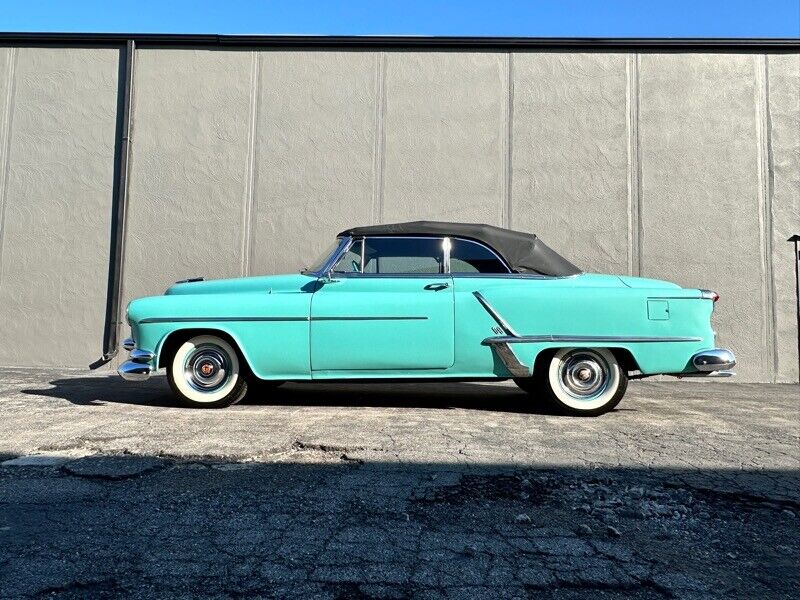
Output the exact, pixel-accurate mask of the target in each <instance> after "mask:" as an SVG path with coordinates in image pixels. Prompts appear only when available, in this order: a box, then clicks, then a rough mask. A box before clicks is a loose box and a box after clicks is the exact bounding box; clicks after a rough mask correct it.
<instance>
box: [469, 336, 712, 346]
mask: <svg viewBox="0 0 800 600" xmlns="http://www.w3.org/2000/svg"><path fill="white" fill-rule="evenodd" d="M702 341H703V338H701V337H650V336H621V335H620V336H614V335H611V336H606V335H519V336H518V335H510V336H509V335H501V336H496V337H488V338H486V339H485V340H483V342H482V343H483V344H484V345H491V344H539V343H543V342H576V343H606V342H608V343H630V344H652V343H659V342H702Z"/></svg>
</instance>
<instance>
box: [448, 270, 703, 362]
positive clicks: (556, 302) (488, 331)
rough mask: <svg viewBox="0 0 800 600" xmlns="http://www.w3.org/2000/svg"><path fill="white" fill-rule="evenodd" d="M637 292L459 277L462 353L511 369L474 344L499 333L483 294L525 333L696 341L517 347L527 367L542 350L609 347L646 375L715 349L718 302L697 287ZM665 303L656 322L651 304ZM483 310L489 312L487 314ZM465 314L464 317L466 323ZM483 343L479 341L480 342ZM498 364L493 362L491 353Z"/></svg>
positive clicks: (612, 280) (609, 285) (612, 282)
mask: <svg viewBox="0 0 800 600" xmlns="http://www.w3.org/2000/svg"><path fill="white" fill-rule="evenodd" d="M659 283H660V287H639V288H632V287H628V286H627V285H625V284H623V283H622V281H621V280H620V279H619V278H618V277H615V276H599V275H588V276H586V275H583V276H579V277H575V278H563V279H525V278H520V279H516V280H514V279H505V280H504V279H499V278H498V279H488V278H487V279H483V278H475V279H469V278H464V279H457V281H456V284H455V285H456V292H457V293H456V320H457V324H458V325H457V335H458V336H459V337H460V340H459V343H458V344H457V346H456V348H457V353H458V352H459V351H460V352H461V356H462V357H463V358H464V359H465V360H466V361H474V360H480V361H482V362H483V363H484V365H485V367H487V368H491V369H493V370H494V372H495V373H499V372H505V368H504V366H503V365H502V364H500V365H498V360H497V358H496V357H495V356H494V352H493V351H492V350H491V348H488V347H486V346H483V347H482V348H483V349H482V350H476V349H475V344H480V342H481V341H482V340H483V339H485V338H486V337H490V336H493V335H498V333H497V332H496V331H493V330H492V327H493V326H495V325H496V323H495V322H494V320H493V319H492V318H491V317H490V316H489V315H488V313H486V311H485V310H483V308H482V307H481V306H480V304H479V303H478V302H477V300H476V299H475V298H474V295H473V293H472V292H473V291H476V290H477V291H480V293H481V294H482V295H483V296H484V298H486V299H487V300H488V301H489V303H490V304H491V305H492V306H493V307H494V308H495V310H497V311H498V312H499V313H500V314H501V315H502V316H503V317H504V318H505V320H506V321H508V323H509V324H510V325H511V326H512V327H513V328H514V329H515V330H516V332H517V333H518V334H519V335H551V334H552V335H576V336H580V335H589V336H608V337H623V338H624V337H634V336H648V337H694V338H699V340H698V341H692V342H647V343H644V342H638V343H634V342H614V343H608V342H597V343H588V342H581V343H580V344H577V343H575V342H572V343H569V342H543V343H524V344H520V343H518V344H513V349H514V351H515V353H516V354H517V356H518V358H519V359H520V361H521V362H522V363H523V364H526V365H529V366H530V367H532V365H533V363H534V361H535V359H536V356H537V355H538V354H539V353H540V352H542V351H543V350H547V349H550V348H560V347H574V346H576V345H580V346H581V347H607V348H623V349H626V350H628V351H629V352H630V353H631V354H632V355H633V357H634V359H635V360H636V362H637V363H638V366H639V369H640V370H641V371H642V373H644V374H648V375H650V374H658V373H681V372H686V371H688V370H690V368H689V361H690V358H691V356H692V354H694V353H695V352H697V351H699V350H702V349H706V348H712V347H713V346H714V333H713V330H712V329H711V324H710V317H711V312H712V308H713V303H712V302H711V301H710V300H702V299H700V298H699V292H698V290H684V289H681V288H680V287H678V286H675V285H672V284H666V283H664V282H653V285H658V284H659ZM649 299H663V301H664V302H666V303H667V307H668V318H667V319H660V320H653V319H651V318H649V315H648V300H649ZM481 313H483V314H481ZM459 315H460V316H461V317H463V320H462V319H460V318H459ZM479 338H480V339H479ZM487 351H488V352H489V353H491V355H492V356H491V360H492V363H491V365H489V363H488V362H487V354H486V352H487Z"/></svg>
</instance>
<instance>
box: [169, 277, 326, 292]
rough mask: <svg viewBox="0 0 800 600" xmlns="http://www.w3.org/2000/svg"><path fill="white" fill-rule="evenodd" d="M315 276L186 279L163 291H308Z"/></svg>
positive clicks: (314, 280)
mask: <svg viewBox="0 0 800 600" xmlns="http://www.w3.org/2000/svg"><path fill="white" fill-rule="evenodd" d="M316 281H317V278H316V277H315V276H311V275H303V274H302V273H299V274H296V275H262V276H258V277H237V278H236V279H212V280H210V281H187V282H180V283H176V284H174V285H172V286H171V287H169V288H168V289H167V291H166V292H164V295H166V296H180V295H190V294H230V293H240V292H262V293H269V294H274V293H281V292H308V291H311V290H310V289H309V286H313V285H314V284H315V282H316Z"/></svg>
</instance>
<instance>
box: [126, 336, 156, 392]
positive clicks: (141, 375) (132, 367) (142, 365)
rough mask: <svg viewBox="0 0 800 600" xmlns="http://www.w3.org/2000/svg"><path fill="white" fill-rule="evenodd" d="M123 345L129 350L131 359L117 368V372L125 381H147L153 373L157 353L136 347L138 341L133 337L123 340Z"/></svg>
mask: <svg viewBox="0 0 800 600" xmlns="http://www.w3.org/2000/svg"><path fill="white" fill-rule="evenodd" d="M122 347H123V348H125V350H129V351H130V353H131V359H130V360H126V361H125V362H124V363H122V364H121V365H120V366H119V368H118V369H117V373H119V375H120V376H121V377H122V378H123V379H124V380H125V381H145V380H147V379H148V378H149V377H150V375H151V374H152V373H153V370H154V369H153V367H152V362H153V358H155V354H153V353H152V352H150V351H148V350H140V349H139V348H136V342H135V341H133V340H132V339H131V338H127V339H125V340H123V342H122Z"/></svg>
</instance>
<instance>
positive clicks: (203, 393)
mask: <svg viewBox="0 0 800 600" xmlns="http://www.w3.org/2000/svg"><path fill="white" fill-rule="evenodd" d="M167 378H168V379H169V385H170V387H171V388H172V391H173V392H174V393H175V395H176V396H178V398H179V399H180V400H181V402H182V403H183V404H185V405H187V406H191V407H196V408H221V407H224V406H230V405H232V404H236V403H237V402H238V401H239V400H241V399H242V398H243V397H244V395H245V394H246V393H247V381H246V380H245V378H244V373H243V369H242V365H241V363H240V360H239V354H238V353H237V352H236V349H235V348H234V347H233V346H232V345H231V344H230V343H229V342H227V341H226V340H224V339H222V338H221V337H218V336H216V335H198V336H195V337H193V338H191V339H189V340H186V341H185V342H184V343H182V344H181V345H180V346H179V347H178V349H177V350H176V351H175V355H174V356H173V358H172V360H171V361H170V362H169V364H168V366H167Z"/></svg>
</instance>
